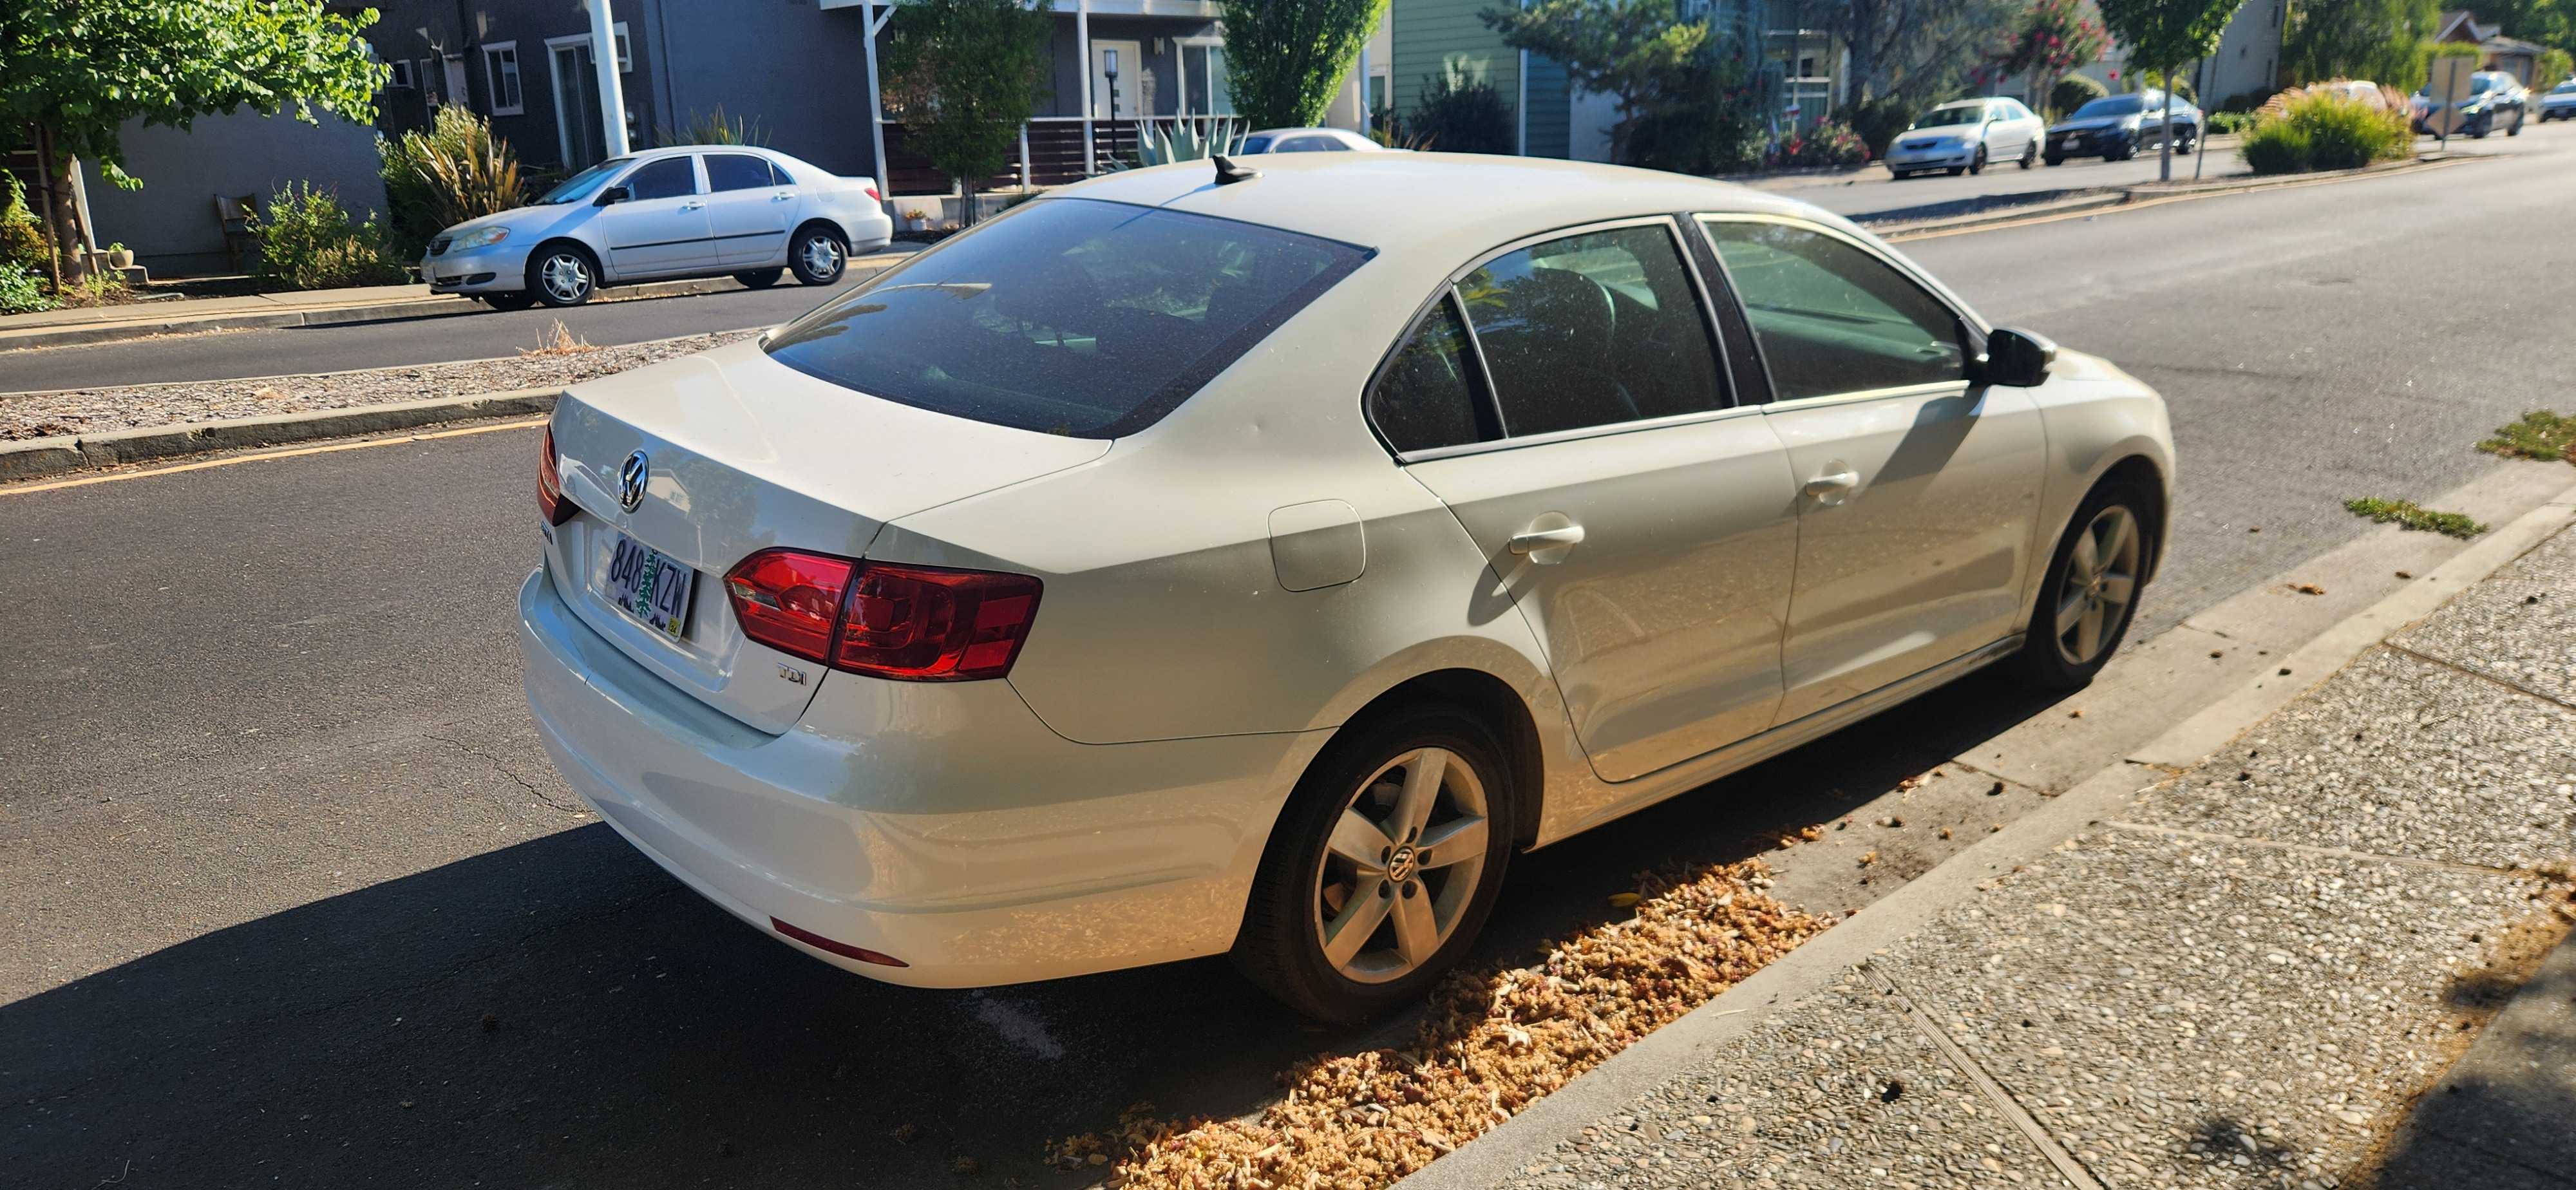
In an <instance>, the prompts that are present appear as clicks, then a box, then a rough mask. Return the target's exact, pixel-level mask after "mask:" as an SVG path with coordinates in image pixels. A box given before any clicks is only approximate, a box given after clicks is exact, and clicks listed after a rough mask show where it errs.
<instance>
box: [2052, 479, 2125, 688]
mask: <svg viewBox="0 0 2576 1190" xmlns="http://www.w3.org/2000/svg"><path fill="white" fill-rule="evenodd" d="M2143 552H2144V551H2143V547H2142V545H2141V540H2140V537H2139V534H2138V518H2137V517H2136V516H2134V515H2132V514H2131V513H2130V512H2129V510H2128V509H2127V508H2125V507H2123V506H2121V505H2117V504H2114V505H2112V506H2110V507H2108V508H2105V509H2103V510H2102V511H2101V512H2099V513H2096V514H2094V517H2093V520H2092V523H2090V524H2088V525H2086V526H2084V531H2083V532H2082V533H2081V534H2079V535H2078V536H2077V537H2076V539H2075V548H2074V549H2072V550H2069V551H2067V555H2066V573H2065V574H2064V575H2063V576H2062V577H2061V578H2060V580H2059V582H2058V585H2057V619H2056V621H2055V624H2056V627H2057V654H2058V656H2060V657H2062V658H2065V660H2066V663H2067V664H2069V665H2076V666H2083V665H2090V664H2092V663H2093V661H2094V659H2095V658H2098V657H2100V656H2101V655H2102V652H2103V650H2104V649H2105V648H2106V647H2108V645H2109V643H2110V642H2111V641H2112V640H2114V639H2116V638H2117V636H2118V634H2119V629H2120V626H2121V624H2122V623H2124V622H2125V621H2126V620H2127V618H2128V615H2129V604H2130V602H2131V601H2132V600H2134V599H2135V598H2137V593H2138V559H2139V557H2140V556H2142V554H2143Z"/></svg>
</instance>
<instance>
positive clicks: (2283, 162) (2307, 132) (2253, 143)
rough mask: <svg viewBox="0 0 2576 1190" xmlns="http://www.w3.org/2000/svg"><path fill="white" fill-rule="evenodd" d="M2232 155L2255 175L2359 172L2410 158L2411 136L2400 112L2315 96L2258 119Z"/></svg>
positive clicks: (2412, 146) (2412, 142)
mask: <svg viewBox="0 0 2576 1190" xmlns="http://www.w3.org/2000/svg"><path fill="white" fill-rule="evenodd" d="M2237 151H2238V152H2240V153H2242V154H2244V156H2245V164H2246V165H2247V166H2248V167H2250V168H2252V169H2253V171H2254V172H2255V173H2258V174H2286V173H2300V172H2304V171H2306V170H2312V169H2359V168H2361V167H2362V166H2365V165H2368V164H2370V163H2371V162H2373V161H2383V160H2390V159H2396V158H2403V157H2406V156H2408V155H2410V154H2412V153H2413V152H2414V151H2415V134H2414V132H2413V130H2412V129H2410V128H2408V127H2407V123H2406V117H2405V116H2404V115H2403V114H2401V113H2396V112H2385V111H2380V110H2379V109H2377V108H2374V107H2371V106H2370V105H2369V104H2366V103H2363V102H2361V101H2360V100H2357V99H2346V98H2343V97H2341V96H2338V95H2330V94H2324V93H2319V94H2315V95H2307V96H2303V97H2301V98H2300V99H2299V100H2298V101H2297V102H2295V103H2292V104H2291V105H2290V106H2289V108H2288V110H2287V111H2284V112H2282V113H2281V114H2280V115H2277V116H2267V117H2264V118H2262V119H2260V120H2258V121H2257V122H2256V123H2255V125H2254V127H2253V129H2252V130H2251V131H2249V132H2247V133H2246V134H2245V137H2244V139H2243V140H2242V141H2240V142H2238V145H2237Z"/></svg>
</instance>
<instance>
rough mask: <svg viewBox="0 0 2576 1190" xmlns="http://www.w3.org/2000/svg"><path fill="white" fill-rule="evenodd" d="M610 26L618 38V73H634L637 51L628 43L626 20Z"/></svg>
mask: <svg viewBox="0 0 2576 1190" xmlns="http://www.w3.org/2000/svg"><path fill="white" fill-rule="evenodd" d="M608 28H609V30H610V33H611V35H612V36H614V37H616V38H617V73H619V74H632V73H634V71H635V51H634V50H633V49H632V48H630V47H629V46H628V45H627V43H626V22H624V21H619V22H617V23H616V24H614V25H610V26H609V27H608Z"/></svg>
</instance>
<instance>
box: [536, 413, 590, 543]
mask: <svg viewBox="0 0 2576 1190" xmlns="http://www.w3.org/2000/svg"><path fill="white" fill-rule="evenodd" d="M537 511H538V512H541V513H544V514H545V518H546V523H547V524H550V525H560V524H562V523H564V522H565V521H568V520H571V519H572V517H573V514H574V513H577V512H580V511H581V506H580V505H577V504H574V503H573V502H572V501H570V500H566V499H564V494H563V472H562V470H561V469H560V468H559V467H557V465H556V463H555V428H554V427H553V426H547V427H546V442H545V446H544V447H543V448H542V449H541V450H540V451H539V452H538V454H537Z"/></svg>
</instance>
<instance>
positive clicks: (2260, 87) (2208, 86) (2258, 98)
mask: <svg viewBox="0 0 2576 1190" xmlns="http://www.w3.org/2000/svg"><path fill="white" fill-rule="evenodd" d="M2288 5H2289V0H2245V3H2244V4H2243V5H2241V6H2240V7H2238V8H2237V10H2236V15H2235V16H2233V17H2230V18H2228V21H2227V28H2226V29H2224V30H2222V31H2220V33H2219V36H2218V52H2217V53H2215V54H2212V55H2211V56H2210V57H2209V58H2208V59H2207V60H2206V61H2203V62H2193V63H2185V64H2184V67H2185V69H2184V71H2182V72H2181V73H2182V75H2183V78H2184V80H2185V81H2187V82H2189V83H2191V86H2189V87H2187V88H2185V90H2187V91H2190V92H2191V93H2193V94H2195V95H2197V96H2198V97H2199V100H2200V105H2201V106H2202V107H2205V108H2211V109H2217V108H2221V107H2229V106H2237V107H2244V108H2248V109H2250V108H2252V107H2254V106H2257V105H2260V104H2261V103H2262V102H2263V101H2264V100H2266V99H2269V98H2271V97H2272V95H2273V94H2274V93H2275V92H2278V91H2279V90H2280V89H2281V81H2280V79H2281V39H2282V36H2283V33H2284V31H2285V30H2286V28H2287V26H2286V25H2285V24H2284V22H2286V21H2287V20H2288V19H2289V15H2290V14H2289V6H2288ZM2088 7H2089V6H2088ZM2090 11H2091V12H2092V15H2093V17H2094V19H2095V20H2097V21H2098V20H2100V19H2101V12H2100V10H2098V9H2091V10H2090ZM2129 67H2130V63H2129V52H2128V47H2126V46H2123V45H2121V44H2120V43H2119V39H2117V38H2113V39H2112V40H2111V43H2110V44H2109V45H2108V46H2106V47H2104V49H2103V51H2102V56H2101V57H2100V58H2098V59H2096V60H2095V61H2094V62H2093V63H2092V65H2089V66H2086V67H2084V68H2082V69H2080V70H2077V71H2076V72H2075V73H2077V74H2080V75H2084V76H2085V77H2087V78H2090V79H2092V80H2093V81H2094V82H2097V83H2100V84H2102V85H2103V86H2105V87H2107V88H2109V89H2110V90H2111V91H2112V92H2114V93H2118V92H2123V91H2135V90H2137V89H2138V88H2139V86H2140V85H2141V83H2140V81H2139V79H2138V77H2137V73H2136V72H2135V71H2133V70H2131V69H2130V68H2129ZM2040 98H2043V99H2044V98H2045V96H2042V97H2040Z"/></svg>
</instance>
